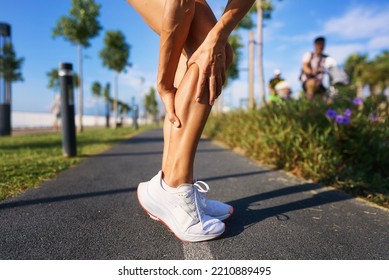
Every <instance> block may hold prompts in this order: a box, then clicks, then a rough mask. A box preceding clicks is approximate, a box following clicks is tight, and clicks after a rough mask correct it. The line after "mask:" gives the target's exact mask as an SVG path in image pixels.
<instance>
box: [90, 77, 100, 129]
mask: <svg viewBox="0 0 389 280" xmlns="http://www.w3.org/2000/svg"><path fill="white" fill-rule="evenodd" d="M91 90H92V95H93V97H94V99H95V126H97V116H98V100H99V98H100V97H101V95H102V92H101V90H102V87H101V84H100V83H99V82H97V81H96V82H93V84H92V87H91Z"/></svg>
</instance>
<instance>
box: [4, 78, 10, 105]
mask: <svg viewBox="0 0 389 280" xmlns="http://www.w3.org/2000/svg"><path fill="white" fill-rule="evenodd" d="M5 104H11V81H5Z"/></svg>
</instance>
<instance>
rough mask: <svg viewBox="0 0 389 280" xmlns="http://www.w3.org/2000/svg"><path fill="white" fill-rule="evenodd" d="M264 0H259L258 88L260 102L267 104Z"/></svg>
mask: <svg viewBox="0 0 389 280" xmlns="http://www.w3.org/2000/svg"><path fill="white" fill-rule="evenodd" d="M261 2H262V0H257V2H256V4H257V16H258V19H257V32H258V86H259V87H258V89H259V98H260V102H262V103H263V104H265V102H266V99H265V81H264V77H263V10H262V6H261Z"/></svg>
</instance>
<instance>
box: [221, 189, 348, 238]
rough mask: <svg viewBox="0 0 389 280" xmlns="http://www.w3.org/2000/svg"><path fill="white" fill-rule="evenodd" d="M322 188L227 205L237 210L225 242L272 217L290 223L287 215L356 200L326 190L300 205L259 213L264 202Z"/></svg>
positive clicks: (255, 197) (277, 192) (254, 197)
mask: <svg viewBox="0 0 389 280" xmlns="http://www.w3.org/2000/svg"><path fill="white" fill-rule="evenodd" d="M321 188H322V187H321V186H320V185H318V184H309V183H306V184H300V185H294V186H289V187H285V188H282V189H278V190H274V191H270V192H266V193H261V194H256V195H252V196H249V197H244V198H241V199H237V200H233V201H229V202H227V203H228V204H230V205H232V206H233V207H234V210H235V212H234V215H233V216H232V217H231V218H230V219H229V220H228V221H226V223H227V230H226V232H225V233H224V234H223V236H222V238H229V237H233V236H236V235H239V234H240V233H242V232H243V231H244V230H245V229H247V228H249V227H251V226H253V225H255V224H257V223H259V222H261V221H263V220H265V219H267V218H270V217H276V218H277V219H278V220H289V219H290V218H289V216H288V215H287V213H288V212H293V211H296V210H301V209H307V208H312V207H316V206H319V205H324V204H328V203H334V202H338V201H343V200H348V199H351V198H352V197H351V196H349V195H347V194H344V193H341V192H339V191H337V190H332V189H326V190H324V191H321V192H318V193H315V194H313V195H312V196H310V197H307V198H304V199H301V200H298V201H292V202H289V203H285V204H281V205H275V206H271V207H267V208H263V209H259V208H260V207H261V201H264V200H268V199H272V198H276V197H280V196H286V195H291V194H296V193H300V192H307V191H311V190H318V189H321Z"/></svg>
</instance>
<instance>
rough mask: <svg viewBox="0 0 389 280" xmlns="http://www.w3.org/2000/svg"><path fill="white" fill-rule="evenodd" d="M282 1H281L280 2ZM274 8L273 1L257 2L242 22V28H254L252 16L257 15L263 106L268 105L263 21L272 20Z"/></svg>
mask: <svg viewBox="0 0 389 280" xmlns="http://www.w3.org/2000/svg"><path fill="white" fill-rule="evenodd" d="M279 1H281V0H279ZM273 9H274V6H273V3H272V0H256V4H255V5H253V7H252V8H251V9H250V11H249V12H248V13H247V15H246V17H245V18H244V19H243V20H242V22H241V25H240V26H241V27H242V28H245V29H252V28H254V22H253V20H252V19H251V17H252V15H253V14H255V13H257V36H258V38H257V41H256V44H257V46H258V48H257V51H258V57H257V59H258V82H259V98H260V100H261V101H262V104H266V97H265V79H264V75H263V21H264V20H265V19H270V17H271V12H272V11H273Z"/></svg>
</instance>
